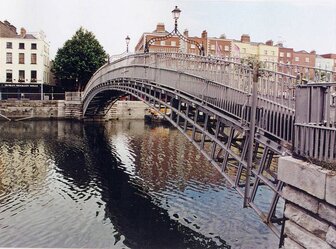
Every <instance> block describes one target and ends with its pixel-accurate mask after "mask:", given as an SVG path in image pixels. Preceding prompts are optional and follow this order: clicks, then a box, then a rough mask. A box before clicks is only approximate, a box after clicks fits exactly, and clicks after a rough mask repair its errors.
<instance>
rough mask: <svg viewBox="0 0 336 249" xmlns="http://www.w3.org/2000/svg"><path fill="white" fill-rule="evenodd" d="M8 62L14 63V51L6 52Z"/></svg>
mask: <svg viewBox="0 0 336 249" xmlns="http://www.w3.org/2000/svg"><path fill="white" fill-rule="evenodd" d="M6 63H7V64H12V63H13V58H12V53H6Z"/></svg>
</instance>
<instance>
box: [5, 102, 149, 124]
mask: <svg viewBox="0 0 336 249" xmlns="http://www.w3.org/2000/svg"><path fill="white" fill-rule="evenodd" d="M81 108H82V107H81V102H80V101H64V100H43V101H39V100H37V101H30V100H2V101H0V120H6V118H8V119H10V120H24V119H27V120H28V119H75V120H81V119H82V116H83V115H82V110H81ZM147 108H148V106H147V105H145V104H144V103H143V102H141V101H117V102H116V103H115V104H114V105H113V106H112V107H111V108H110V110H109V112H108V114H107V116H106V118H105V120H110V119H143V118H144V115H145V112H146V110H147Z"/></svg>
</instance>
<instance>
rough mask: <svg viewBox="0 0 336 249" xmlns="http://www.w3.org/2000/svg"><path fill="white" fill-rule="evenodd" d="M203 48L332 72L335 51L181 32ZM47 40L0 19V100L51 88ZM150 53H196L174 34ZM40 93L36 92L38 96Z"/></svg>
mask: <svg viewBox="0 0 336 249" xmlns="http://www.w3.org/2000/svg"><path fill="white" fill-rule="evenodd" d="M167 34H169V32H167V31H166V29H165V25H164V24H162V23H159V24H158V25H157V26H156V29H155V30H154V31H153V32H148V33H143V35H142V36H141V37H140V39H139V42H138V43H137V45H136V47H135V52H136V53H142V52H144V49H145V44H146V42H147V41H149V40H150V39H152V38H160V37H164V36H166V35H167ZM183 35H184V36H185V37H187V38H188V39H190V40H193V41H196V42H197V43H198V44H201V45H202V46H203V48H204V53H205V55H206V56H216V57H222V58H225V57H231V58H232V57H233V58H239V59H240V58H249V57H254V58H256V59H258V60H260V61H267V62H279V63H284V64H290V65H301V66H308V67H316V68H321V69H323V70H330V71H336V54H323V55H317V54H316V52H315V51H311V52H306V51H304V50H301V51H294V49H293V48H287V47H284V46H283V45H282V44H280V43H279V44H273V41H271V40H269V41H267V42H265V43H262V42H253V41H251V39H250V36H249V35H246V34H244V35H242V36H241V39H240V40H234V39H227V38H226V37H225V36H224V35H222V36H221V37H219V38H216V37H209V36H208V33H207V32H206V31H203V32H202V34H201V36H200V37H190V36H189V33H188V31H187V30H185V31H184V34H183ZM49 47H50V45H49V43H48V42H47V41H46V37H45V35H44V33H43V32H38V33H28V32H27V31H26V30H25V29H24V28H21V29H20V31H19V32H18V31H17V29H16V27H15V26H14V25H12V24H11V23H9V22H8V21H4V22H1V21H0V100H1V99H3V98H10V97H13V98H30V99H31V98H41V99H42V98H44V95H43V94H44V93H46V92H50V91H53V89H54V87H55V83H54V80H53V76H52V74H51V71H50V69H51V65H50V56H49ZM149 51H150V52H153V51H155V52H158V51H160V52H183V53H190V54H199V49H198V47H197V46H196V45H195V44H191V43H188V42H186V41H183V40H182V39H180V38H179V37H177V36H172V37H170V38H169V39H166V40H160V41H156V42H155V43H153V44H152V45H151V46H150V47H149ZM38 94H40V95H38Z"/></svg>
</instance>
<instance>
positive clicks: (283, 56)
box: [277, 43, 294, 65]
mask: <svg viewBox="0 0 336 249" xmlns="http://www.w3.org/2000/svg"><path fill="white" fill-rule="evenodd" d="M277 47H278V48H279V53H278V62H279V63H280V64H287V65H291V64H293V53H294V50H293V48H285V47H284V46H283V44H282V43H279V44H277Z"/></svg>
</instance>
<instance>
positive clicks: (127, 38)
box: [125, 36, 131, 53]
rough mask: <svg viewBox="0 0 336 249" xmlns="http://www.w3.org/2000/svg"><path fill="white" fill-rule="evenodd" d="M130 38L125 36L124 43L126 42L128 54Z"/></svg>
mask: <svg viewBox="0 0 336 249" xmlns="http://www.w3.org/2000/svg"><path fill="white" fill-rule="evenodd" d="M130 40H131V38H129V36H126V38H125V41H126V53H128V44H129V42H130Z"/></svg>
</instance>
